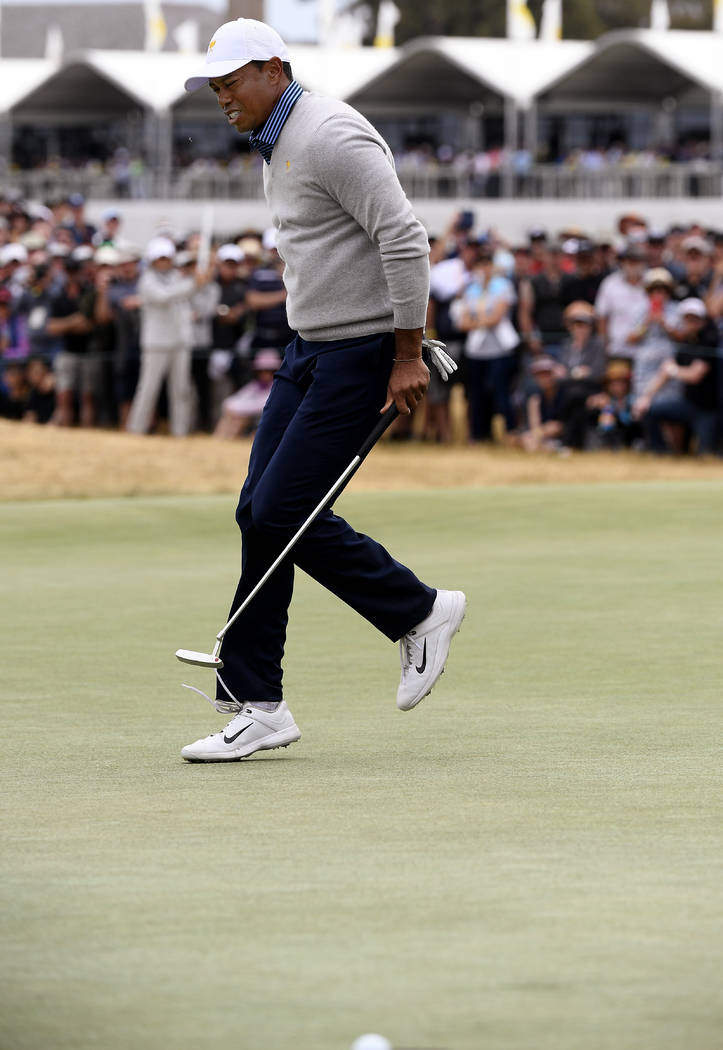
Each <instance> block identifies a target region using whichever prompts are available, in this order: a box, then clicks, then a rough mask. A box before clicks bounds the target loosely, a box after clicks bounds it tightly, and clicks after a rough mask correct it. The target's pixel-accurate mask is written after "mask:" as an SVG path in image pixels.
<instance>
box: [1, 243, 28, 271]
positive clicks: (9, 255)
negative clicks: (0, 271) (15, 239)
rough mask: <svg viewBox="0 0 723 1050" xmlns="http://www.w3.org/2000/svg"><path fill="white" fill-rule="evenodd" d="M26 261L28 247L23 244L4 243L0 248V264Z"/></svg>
mask: <svg viewBox="0 0 723 1050" xmlns="http://www.w3.org/2000/svg"><path fill="white" fill-rule="evenodd" d="M27 261H28V249H27V248H26V247H25V245H23V244H4V245H3V246H2V248H0V266H7V264H8V263H11V262H17V263H24V262H27Z"/></svg>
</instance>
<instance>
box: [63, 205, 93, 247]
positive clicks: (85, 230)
mask: <svg viewBox="0 0 723 1050" xmlns="http://www.w3.org/2000/svg"><path fill="white" fill-rule="evenodd" d="M67 204H68V210H69V211H70V218H69V220H68V222H67V223H66V229H67V230H69V232H70V234H71V236H72V238H73V240H74V242H75V243H76V244H90V243H91V242H92V240H93V237H94V236H95V233H96V229H95V226H93V225H92V224H91V223H89V222H86V219H85V197H84V196H83V194H82V193H71V194H70V196H69V197H68V201H67Z"/></svg>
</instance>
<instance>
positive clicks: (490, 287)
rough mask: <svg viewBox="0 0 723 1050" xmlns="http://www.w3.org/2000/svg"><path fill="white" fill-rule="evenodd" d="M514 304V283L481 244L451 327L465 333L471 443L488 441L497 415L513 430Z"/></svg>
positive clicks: (490, 249) (517, 339)
mask: <svg viewBox="0 0 723 1050" xmlns="http://www.w3.org/2000/svg"><path fill="white" fill-rule="evenodd" d="M514 302H515V293H514V289H513V287H512V283H511V282H510V281H509V280H508V279H507V278H506V277H502V275H501V274H498V273H496V272H495V268H494V260H493V253H492V248H491V246H489V245H480V247H479V252H478V259H477V264H476V265H475V268H474V270H473V272H472V279H471V281H470V283H469V284H468V286H467V288H466V289H465V291H464V294H463V295H462V296H461V297H460V298H459V299H456V300H455V302H454V303H453V304H452V308H451V310H450V316H451V317H452V321H453V323H455V324H456V325H457V327H458V328H459V329H460V330H461V331H463V332H467V338H466V340H465V348H464V354H465V359H466V376H467V380H466V383H467V404H468V415H469V435H470V440H472V441H488V440H490V438H491V437H492V418H493V416H494V415H496V414H499V415H501V416H502V417H503V419H504V423H505V426H506V428H507V430H508V431H511V430H514V425H515V424H514V415H513V412H512V401H511V397H510V382H511V379H512V372H513V368H514V357H513V351H514V350H515V348H516V347H517V345H518V342H519V338H518V335H517V332H516V331H515V329H514V327H513V325H512V324H511V322H510V316H509V315H510V311H511V309H512V306H513V305H514Z"/></svg>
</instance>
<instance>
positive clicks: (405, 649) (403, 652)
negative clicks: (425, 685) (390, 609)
mask: <svg viewBox="0 0 723 1050" xmlns="http://www.w3.org/2000/svg"><path fill="white" fill-rule="evenodd" d="M418 651H419V642H418V641H417V638H416V631H410V632H409V634H405V635H403V636H402V637H401V638H400V639H399V662H400V664H401V665H402V676H404V675H405V674H407V672H408V671H409V669H410V668H411V666H412V664H413V663H414V660H415V659H416V655H417V652H418Z"/></svg>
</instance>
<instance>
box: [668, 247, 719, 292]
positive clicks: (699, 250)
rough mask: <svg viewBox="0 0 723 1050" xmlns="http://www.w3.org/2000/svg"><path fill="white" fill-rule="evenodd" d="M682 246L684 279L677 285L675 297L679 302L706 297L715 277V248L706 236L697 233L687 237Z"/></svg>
mask: <svg viewBox="0 0 723 1050" xmlns="http://www.w3.org/2000/svg"><path fill="white" fill-rule="evenodd" d="M680 247H681V252H682V255H683V268H684V272H683V277H682V280H681V281H680V282H679V283H678V284H677V285H676V288H675V298H676V299H677V300H678V301H679V302H682V301H683V300H684V299H705V297H706V296H707V294H708V290H709V288H710V284H711V280H712V278H713V270H712V266H711V256H712V254H713V248H712V246H711V244H710V242H709V241H707V240H706V239H705V237H701V236H700V235H697V234H693V235H692V236H690V237H685V238H684V240H683V241H682V243H681V246H680Z"/></svg>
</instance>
